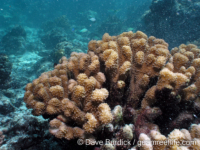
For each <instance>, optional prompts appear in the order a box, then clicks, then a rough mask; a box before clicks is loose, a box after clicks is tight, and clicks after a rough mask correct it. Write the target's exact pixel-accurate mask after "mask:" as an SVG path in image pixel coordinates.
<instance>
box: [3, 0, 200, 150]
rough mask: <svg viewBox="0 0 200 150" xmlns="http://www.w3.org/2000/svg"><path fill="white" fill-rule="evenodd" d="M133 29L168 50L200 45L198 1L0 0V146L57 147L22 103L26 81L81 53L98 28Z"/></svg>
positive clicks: (41, 121) (96, 35)
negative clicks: (180, 46)
mask: <svg viewBox="0 0 200 150" xmlns="http://www.w3.org/2000/svg"><path fill="white" fill-rule="evenodd" d="M138 30H140V31H142V32H144V33H145V34H147V36H155V37H156V38H159V39H164V40H165V41H166V42H167V43H168V44H169V47H168V49H169V50H170V51H171V49H172V48H174V47H178V46H179V45H180V44H182V43H184V44H190V43H192V44H196V45H197V46H198V47H200V1H199V0H0V131H2V132H3V134H4V135H5V137H4V136H3V135H2V133H1V132H0V150H1V149H2V150H3V148H5V147H6V148H8V150H21V149H23V150H26V149H28V148H30V149H31V148H33V149H34V150H35V149H37V148H38V147H40V148H41V149H42V150H48V149H52V150H54V149H57V147H58V150H59V149H63V147H62V146H61V147H59V145H62V142H63V141H62V140H58V139H56V138H54V137H52V136H50V134H49V132H48V121H49V120H47V119H46V118H45V117H44V118H45V119H44V118H42V117H41V116H40V117H35V116H33V115H32V114H31V111H30V110H29V109H27V108H26V105H25V103H24V102H23V97H24V92H25V90H24V88H25V86H26V84H27V83H30V82H32V81H33V80H34V79H36V78H38V77H39V76H40V75H41V74H42V73H43V72H47V71H50V70H53V69H54V66H56V65H57V64H58V63H59V59H60V58H61V57H63V56H66V57H67V58H70V55H71V53H72V52H78V53H87V50H88V42H89V41H91V40H101V39H102V36H103V35H104V33H109V34H110V35H112V36H115V35H119V34H121V33H123V32H128V31H132V32H136V31H138ZM186 69H187V68H186ZM155 80H157V79H155ZM106 86H108V85H106ZM172 116H173V115H172ZM193 116H195V117H194V118H196V114H193ZM197 116H198V115H197ZM34 117H35V118H34ZM27 118H28V119H27ZM47 118H48V116H47ZM197 118H198V117H197ZM26 119H27V120H29V121H26ZM51 119H52V118H51ZM38 124H39V126H38ZM166 130H167V129H166ZM29 139H30V140H29ZM46 139H47V140H46ZM27 141H28V142H27ZM34 141H35V142H34ZM41 141H42V142H41ZM37 144H39V146H38V147H37V146H35V145H37ZM49 144H51V146H50V147H48V146H49ZM16 145H17V146H16ZM66 145H68V148H69V149H70V148H71V147H70V146H71V145H74V143H72V144H71V145H70V143H69V144H68V143H67V144H66ZM66 145H65V146H66ZM2 146H3V147H2ZM86 149H87V148H86Z"/></svg>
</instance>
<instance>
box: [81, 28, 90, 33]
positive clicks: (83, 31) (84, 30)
mask: <svg viewBox="0 0 200 150" xmlns="http://www.w3.org/2000/svg"><path fill="white" fill-rule="evenodd" d="M87 31H88V30H87V29H86V28H83V29H82V30H80V31H79V32H81V33H85V32H87Z"/></svg>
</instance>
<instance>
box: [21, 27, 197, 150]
mask: <svg viewBox="0 0 200 150" xmlns="http://www.w3.org/2000/svg"><path fill="white" fill-rule="evenodd" d="M199 53H200V49H198V48H197V47H196V46H195V45H192V44H190V45H184V44H182V45H180V46H179V47H178V48H177V47H175V48H173V49H172V51H171V53H170V51H169V50H168V44H167V43H166V42H165V41H164V40H162V39H157V38H155V37H153V36H150V37H147V35H146V34H144V33H143V32H141V31H137V32H136V33H133V32H124V33H122V34H120V35H118V36H110V35H109V34H107V33H105V34H104V35H103V38H102V40H99V41H95V40H92V41H90V42H89V44H88V52H87V54H84V53H75V52H73V53H72V54H71V57H70V58H69V59H67V58H66V57H62V58H61V59H60V64H58V65H56V66H55V67H54V68H55V69H54V70H53V71H49V72H45V73H43V74H42V75H41V76H40V77H39V78H37V79H35V80H34V81H33V82H32V83H28V84H27V86H26V88H25V89H26V93H25V95H24V101H25V103H26V106H27V107H28V108H32V109H33V111H32V113H33V115H36V116H39V115H42V116H43V117H45V118H49V119H50V122H49V124H50V129H49V131H50V133H51V134H53V135H54V136H55V137H56V138H59V139H62V138H65V139H67V140H72V139H82V140H83V141H84V142H85V141H86V139H87V142H88V140H89V141H90V143H94V141H95V140H103V141H105V140H106V139H110V140H112V141H120V140H126V141H135V140H136V141H145V140H163V141H165V140H166V139H167V138H166V137H165V136H166V135H168V134H169V133H170V132H171V131H172V132H171V133H170V134H169V135H168V138H172V139H175V140H179V141H180V140H187V141H192V140H200V139H198V138H199V137H200V134H199V133H200V131H199V125H193V126H191V129H190V134H191V137H192V138H188V139H186V137H187V136H185V135H186V134H187V135H189V132H188V131H187V130H185V129H182V130H181V131H179V130H178V129H181V128H186V129H188V128H189V127H190V125H191V124H192V123H196V124H198V123H199V119H198V117H199V113H200V103H199V98H198V95H199V92H200V91H199V90H200V88H199V85H200V80H199V75H200V71H199V66H200V58H199ZM194 132H196V134H195V133H194ZM181 134H182V137H177V136H178V135H180V136H181ZM194 134H195V135H194ZM134 144H136V143H133V142H132V144H116V143H115V144H113V143H112V142H111V143H104V145H101V147H100V149H130V148H131V147H133V146H134ZM91 145H92V144H91ZM175 146H176V147H179V146H182V145H175ZM195 146H196V147H198V148H199V145H195ZM137 147H139V146H138V145H136V148H137ZM185 147H186V146H185ZM153 148H154V147H153V145H151V144H146V145H145V144H144V145H142V147H141V149H153ZM164 148H165V147H162V146H160V147H156V148H154V149H164ZM186 148H187V147H186ZM132 149H134V148H132ZM169 149H171V150H173V149H175V148H174V146H171V147H170V146H169Z"/></svg>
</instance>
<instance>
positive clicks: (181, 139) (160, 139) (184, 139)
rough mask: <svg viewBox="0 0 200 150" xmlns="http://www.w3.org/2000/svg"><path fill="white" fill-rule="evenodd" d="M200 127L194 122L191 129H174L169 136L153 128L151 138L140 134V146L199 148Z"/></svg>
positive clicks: (145, 148)
mask: <svg viewBox="0 0 200 150" xmlns="http://www.w3.org/2000/svg"><path fill="white" fill-rule="evenodd" d="M199 129H200V124H198V125H197V124H192V125H191V127H190V129H189V131H188V130H186V129H181V130H179V129H174V130H173V131H172V132H170V134H169V135H168V137H165V136H164V135H162V134H161V133H160V132H158V131H155V130H152V131H151V132H150V138H149V137H148V136H147V135H146V134H144V133H142V134H140V137H139V141H138V143H139V144H138V147H140V149H142V150H143V149H144V150H150V149H154V150H165V149H167V150H175V149H177V150H178V149H180V150H189V149H192V150H198V149H199V147H200V143H199V142H200V136H199V135H200V134H199V131H200V130H199Z"/></svg>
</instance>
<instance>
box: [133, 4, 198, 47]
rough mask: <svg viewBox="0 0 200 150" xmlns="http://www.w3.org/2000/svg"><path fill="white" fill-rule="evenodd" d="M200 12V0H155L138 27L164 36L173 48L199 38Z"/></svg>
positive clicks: (146, 31) (160, 36)
mask: <svg viewBox="0 0 200 150" xmlns="http://www.w3.org/2000/svg"><path fill="white" fill-rule="evenodd" d="M199 12H200V3H199V1H195V0H170V1H169V0H153V1H152V4H151V6H150V9H149V10H148V11H147V12H145V13H144V15H143V17H142V21H143V24H142V25H141V24H139V26H138V28H137V29H138V30H142V31H144V32H145V33H146V34H148V35H153V36H156V37H158V38H164V39H165V41H166V42H168V43H170V48H172V47H175V46H177V45H180V44H181V43H186V42H187V41H193V40H196V39H198V38H199V18H200V16H199ZM180 36H181V37H182V38H179V37H180Z"/></svg>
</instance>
